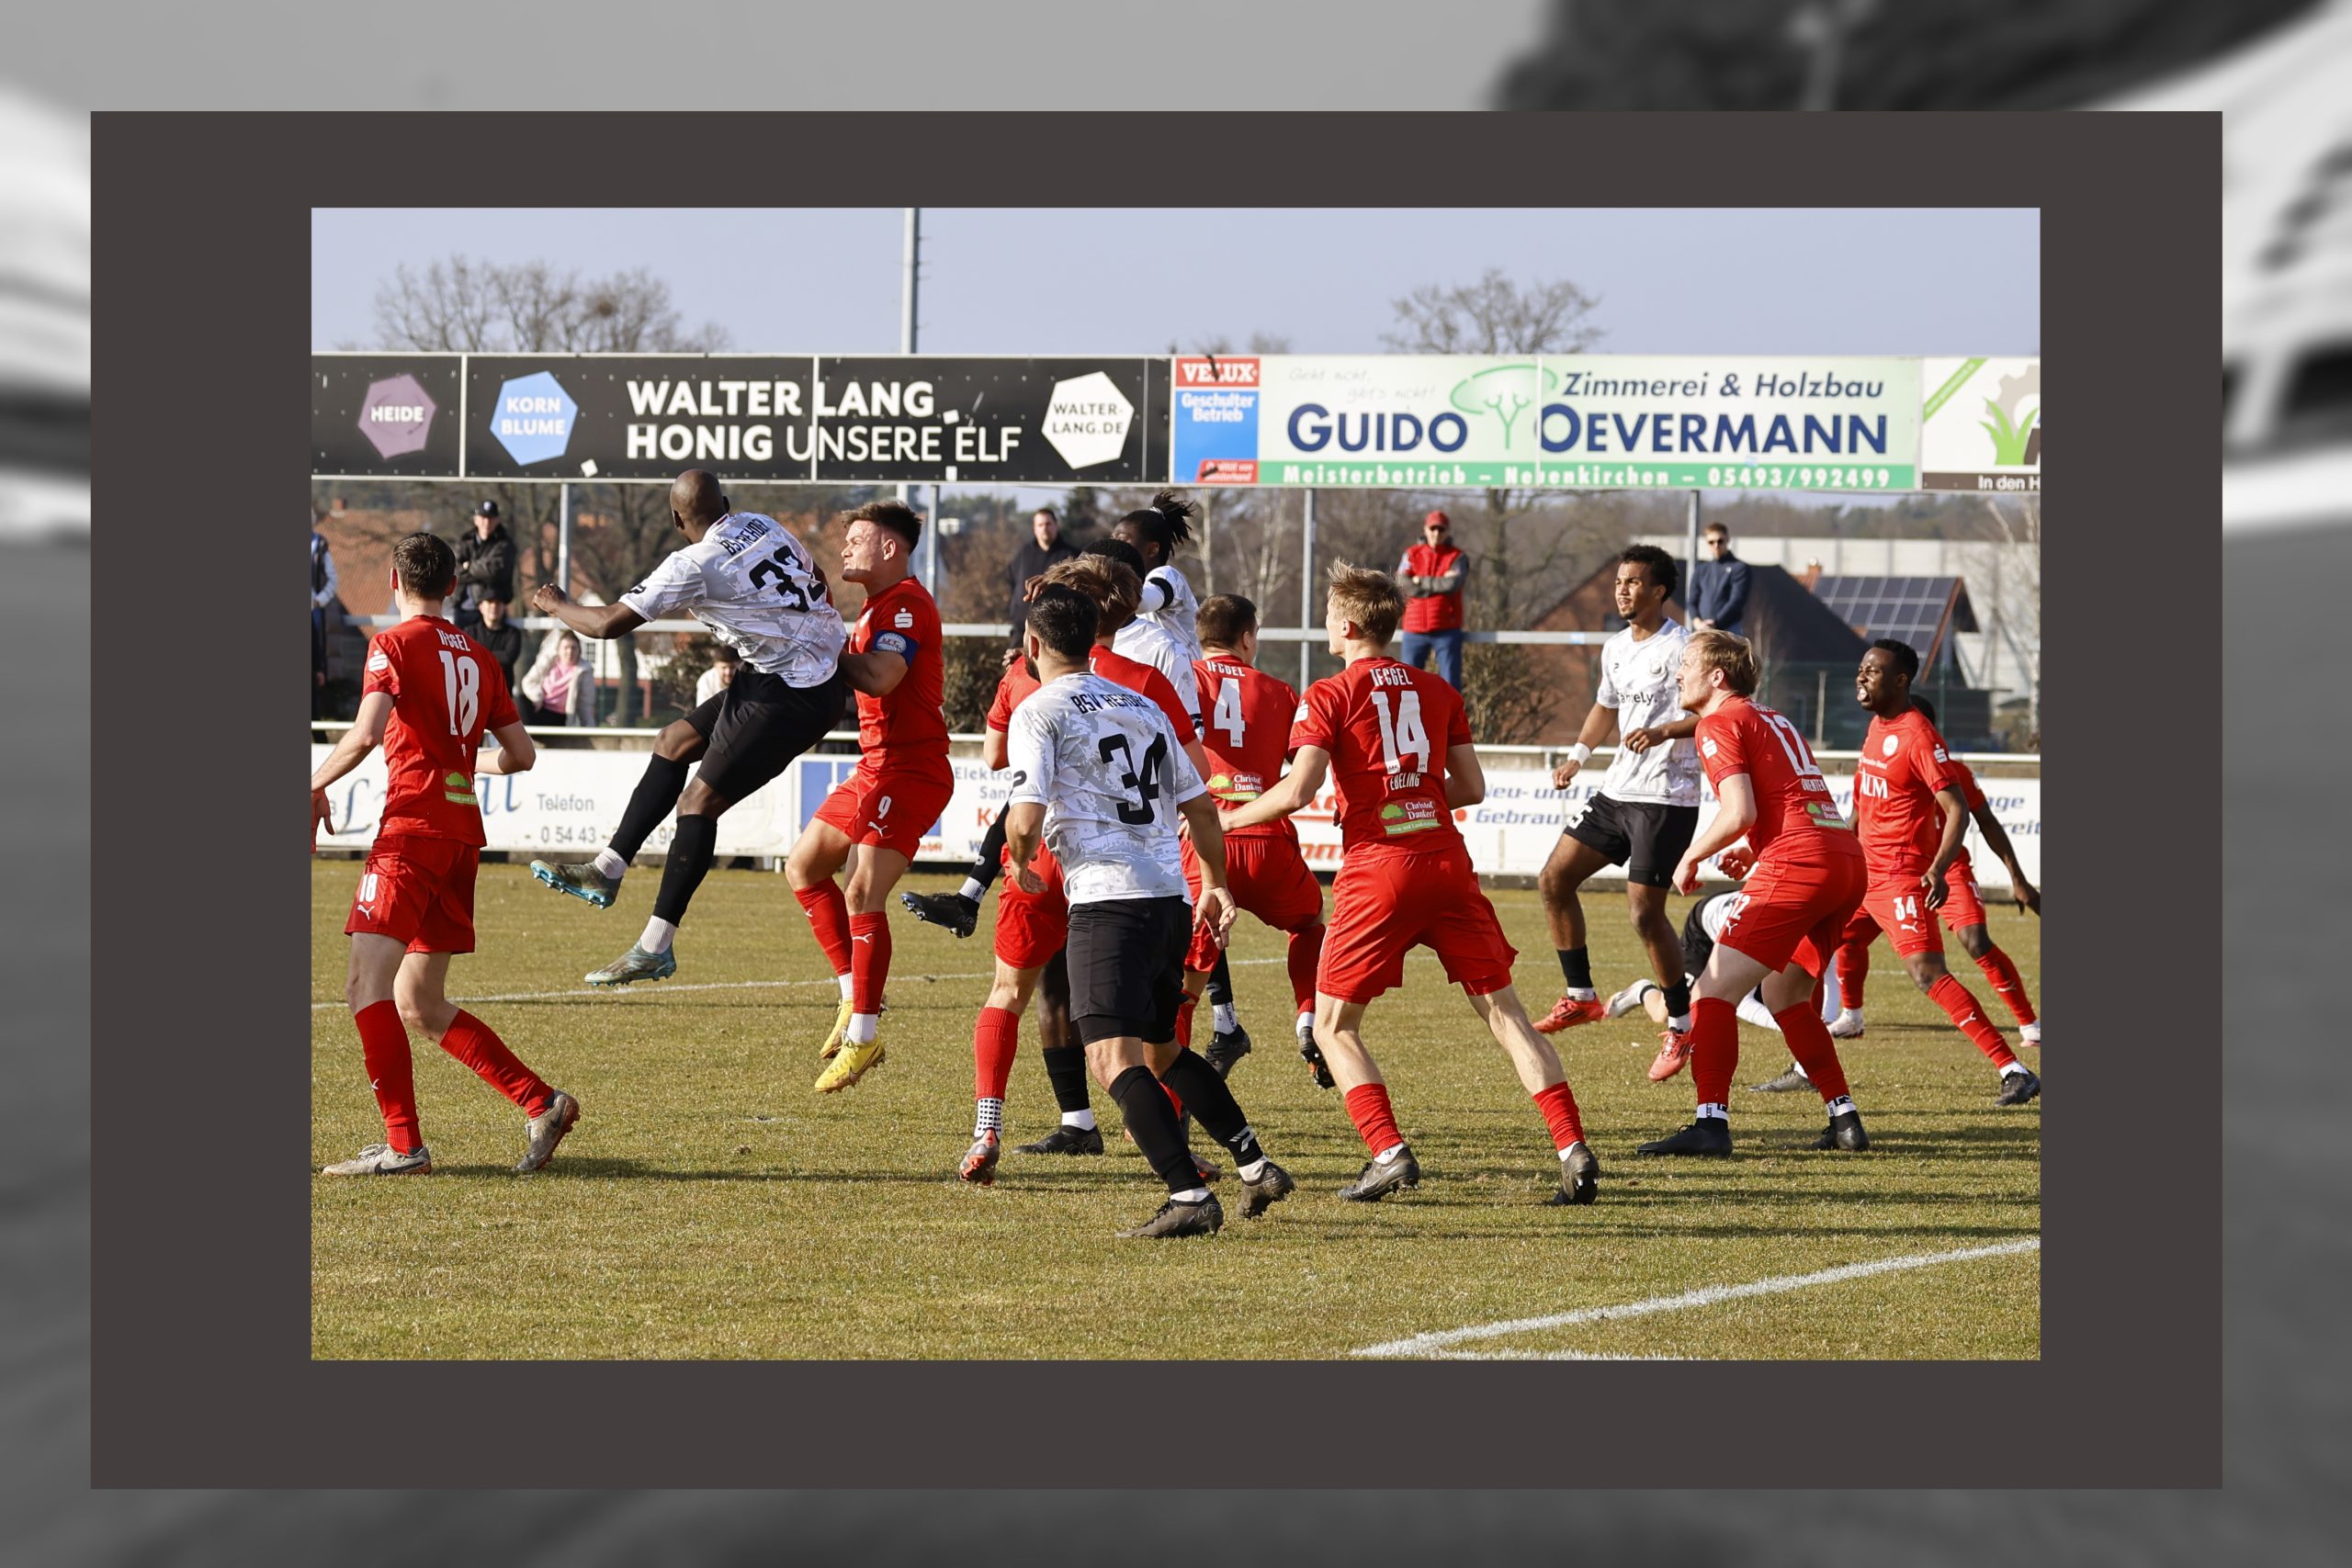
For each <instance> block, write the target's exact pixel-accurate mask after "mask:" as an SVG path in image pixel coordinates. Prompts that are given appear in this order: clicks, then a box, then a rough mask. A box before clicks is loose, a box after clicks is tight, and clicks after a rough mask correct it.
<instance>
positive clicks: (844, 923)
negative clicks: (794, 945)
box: [792, 879, 849, 975]
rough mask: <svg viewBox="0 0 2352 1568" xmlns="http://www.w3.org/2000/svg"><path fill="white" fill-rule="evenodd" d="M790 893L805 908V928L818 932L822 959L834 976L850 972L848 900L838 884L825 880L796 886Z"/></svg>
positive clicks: (818, 943)
mask: <svg viewBox="0 0 2352 1568" xmlns="http://www.w3.org/2000/svg"><path fill="white" fill-rule="evenodd" d="M792 896H793V897H796V898H797V899H799V900H800V907H801V908H804V909H806V910H808V911H809V930H811V931H815V932H816V933H817V945H818V946H819V947H821V948H823V949H824V950H825V961H826V962H827V963H828V964H831V965H832V966H833V973H834V974H836V975H846V974H848V973H849V900H848V899H847V898H845V897H842V889H841V884H839V883H837V882H834V881H831V880H830V879H828V880H827V881H824V882H820V883H819V884H817V886H814V887H798V888H795V889H794V890H793V894H792Z"/></svg>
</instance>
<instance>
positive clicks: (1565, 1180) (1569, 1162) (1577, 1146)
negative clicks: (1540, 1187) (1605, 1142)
mask: <svg viewBox="0 0 2352 1568" xmlns="http://www.w3.org/2000/svg"><path fill="white" fill-rule="evenodd" d="M1599 1196H1600V1160H1598V1159H1596V1158H1594V1157H1593V1153H1592V1150H1591V1149H1590V1148H1589V1147H1587V1146H1586V1145H1585V1142H1584V1140H1583V1139H1581V1138H1579V1139H1577V1141H1576V1142H1575V1143H1573V1144H1570V1145H1568V1152H1567V1156H1566V1158H1564V1159H1562V1160H1561V1161H1560V1190H1558V1191H1556V1192H1555V1193H1553V1194H1552V1196H1551V1197H1549V1198H1547V1199H1545V1200H1544V1201H1545V1202H1547V1203H1589V1202H1591V1201H1593V1200H1594V1199H1595V1198H1598V1197H1599Z"/></svg>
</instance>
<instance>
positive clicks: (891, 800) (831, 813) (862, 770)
mask: <svg viewBox="0 0 2352 1568" xmlns="http://www.w3.org/2000/svg"><path fill="white" fill-rule="evenodd" d="M955 793H956V781H955V779H953V778H952V777H951V778H947V779H938V778H927V777H923V776H922V775H919V774H915V773H903V772H898V771H893V770H888V769H880V768H875V769H869V768H867V767H866V766H865V764H864V763H862V762H861V763H860V764H858V767H857V771H856V772H854V773H851V774H850V776H849V777H847V778H845V779H843V780H842V782H841V783H840V784H835V785H834V786H833V793H832V794H831V795H827V796H825V804H824V805H822V806H820V807H817V820H818V821H820V822H823V823H827V824H829V825H831V826H832V827H835V828H838V829H841V830H842V833H843V834H844V835H846V836H847V837H848V839H849V841H850V842H851V843H853V844H875V845H878V846H879V847H881V848H883V849H886V850H896V851H898V852H899V853H900V854H902V855H904V856H906V857H907V858H908V859H909V860H912V859H914V858H915V851H916V850H917V849H919V848H921V847H922V836H923V835H924V834H925V833H927V832H929V831H931V825H932V824H933V823H934V822H936V821H938V820H939V814H940V813H941V812H943V811H944V810H946V809H947V798H948V796H950V795H954V794H955Z"/></svg>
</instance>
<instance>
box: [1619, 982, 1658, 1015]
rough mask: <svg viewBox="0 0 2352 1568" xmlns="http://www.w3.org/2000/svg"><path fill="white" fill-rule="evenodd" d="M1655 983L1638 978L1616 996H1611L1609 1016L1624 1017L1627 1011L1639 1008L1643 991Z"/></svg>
mask: <svg viewBox="0 0 2352 1568" xmlns="http://www.w3.org/2000/svg"><path fill="white" fill-rule="evenodd" d="M1655 983H1656V982H1654V981H1650V980H1636V981H1634V983H1633V984H1632V985H1630V986H1628V987H1625V988H1624V989H1623V990H1622V991H1620V992H1618V993H1617V994H1616V995H1615V996H1613V997H1611V998H1609V1003H1608V1007H1609V1016H1610V1017H1611V1018H1623V1017H1624V1016H1625V1015H1626V1014H1627V1013H1629V1012H1632V1011H1634V1010H1636V1009H1638V1008H1639V1007H1640V1006H1641V1005H1642V993H1643V992H1644V991H1645V990H1647V989H1648V988H1649V987H1651V986H1652V985H1654V984H1655Z"/></svg>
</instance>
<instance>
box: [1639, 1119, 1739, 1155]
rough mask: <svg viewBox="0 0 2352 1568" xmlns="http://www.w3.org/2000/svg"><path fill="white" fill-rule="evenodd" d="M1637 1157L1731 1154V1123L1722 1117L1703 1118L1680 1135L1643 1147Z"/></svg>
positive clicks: (1661, 1139) (1669, 1136)
mask: <svg viewBox="0 0 2352 1568" xmlns="http://www.w3.org/2000/svg"><path fill="white" fill-rule="evenodd" d="M1634 1153H1635V1154H1637V1155H1708V1156H1714V1157H1716V1158H1721V1157H1722V1156H1725V1155H1728V1154H1730V1153H1731V1123H1730V1122H1726V1121H1724V1119H1723V1118H1722V1117H1720V1116H1702V1117H1701V1118H1699V1119H1698V1120H1697V1121H1695V1122H1691V1125H1689V1126H1688V1127H1685V1128H1683V1129H1682V1131H1680V1132H1679V1133H1675V1134H1669V1135H1668V1136H1666V1137H1663V1138H1660V1139H1658V1140H1657V1141H1656V1142H1654V1143H1647V1144H1644V1145H1641V1146H1640V1147H1639V1148H1636V1149H1635V1150H1634Z"/></svg>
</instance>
